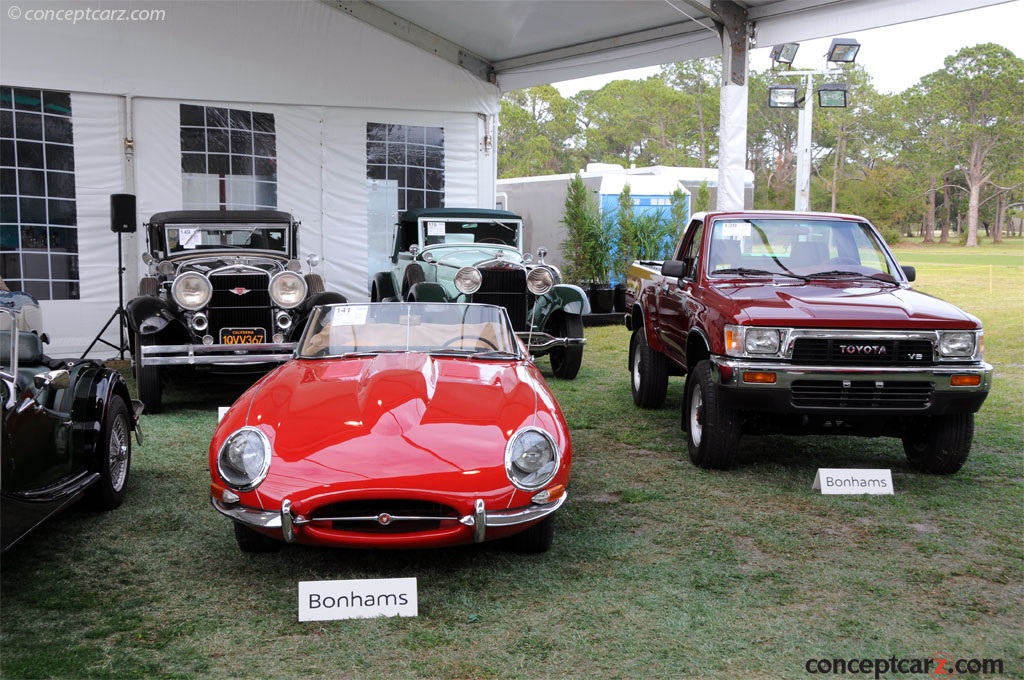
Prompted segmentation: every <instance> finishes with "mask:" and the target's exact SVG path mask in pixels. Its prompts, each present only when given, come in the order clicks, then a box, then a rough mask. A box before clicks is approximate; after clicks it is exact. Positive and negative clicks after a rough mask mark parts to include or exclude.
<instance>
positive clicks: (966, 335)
mask: <svg viewBox="0 0 1024 680" xmlns="http://www.w3.org/2000/svg"><path fill="white" fill-rule="evenodd" d="M977 346H978V336H977V334H976V333H975V332H974V331H939V356H940V357H942V358H943V359H951V358H957V359H970V358H971V357H973V356H974V353H975V350H976V348H977Z"/></svg>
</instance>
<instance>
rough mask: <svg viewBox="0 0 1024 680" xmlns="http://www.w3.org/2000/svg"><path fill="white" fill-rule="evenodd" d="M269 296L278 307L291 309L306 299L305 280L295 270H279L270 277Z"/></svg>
mask: <svg viewBox="0 0 1024 680" xmlns="http://www.w3.org/2000/svg"><path fill="white" fill-rule="evenodd" d="M270 298H271V299H272V300H273V301H274V304H275V305H277V306H278V307H284V308H285V309H292V308H293V307H298V306H299V305H301V304H302V301H303V300H305V299H306V281H305V279H303V278H302V277H301V276H299V275H298V274H296V273H295V272H291V271H288V272H280V273H278V274H275V275H274V278H272V279H270Z"/></svg>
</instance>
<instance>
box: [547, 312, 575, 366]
mask: <svg viewBox="0 0 1024 680" xmlns="http://www.w3.org/2000/svg"><path fill="white" fill-rule="evenodd" d="M552 335H554V336H555V337H559V338H582V337H583V319H582V318H581V317H579V316H574V315H571V314H561V315H559V318H558V319H557V320H556V321H555V323H554V328H553V329H552ZM549 354H550V357H551V371H552V372H553V373H554V374H555V377H556V378H560V379H562V380H572V379H573V378H575V377H576V374H578V373H579V372H580V366H581V365H582V364H583V345H567V346H565V347H556V348H555V349H553V350H551V352H550V353H549Z"/></svg>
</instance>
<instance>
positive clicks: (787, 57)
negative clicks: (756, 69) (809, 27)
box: [771, 42, 800, 64]
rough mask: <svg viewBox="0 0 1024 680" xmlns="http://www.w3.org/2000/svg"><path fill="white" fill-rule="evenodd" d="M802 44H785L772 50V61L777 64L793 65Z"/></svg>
mask: <svg viewBox="0 0 1024 680" xmlns="http://www.w3.org/2000/svg"><path fill="white" fill-rule="evenodd" d="M798 49H800V43H792V42H791V43H783V44H781V45H776V46H775V47H773V48H772V52H771V59H772V62H773V63H776V64H792V63H793V60H794V59H795V58H796V51H797V50H798Z"/></svg>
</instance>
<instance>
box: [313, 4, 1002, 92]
mask: <svg viewBox="0 0 1024 680" xmlns="http://www.w3.org/2000/svg"><path fill="white" fill-rule="evenodd" d="M1006 1H1008V0H901V2H893V1H892V0H736V1H735V2H734V1H732V0H721V1H720V0H321V2H323V3H324V4H326V5H328V6H330V7H333V8H335V9H337V10H339V11H342V12H345V13H347V14H350V15H352V16H354V17H356V18H358V19H360V20H362V21H365V22H367V23H370V24H372V25H374V26H376V27H377V28H379V29H381V30H384V31H386V32H388V33H391V34H392V35H395V36H397V37H399V38H402V39H403V40H406V41H408V42H410V43H412V44H414V45H416V46H418V47H420V48H422V49H424V50H427V51H428V52H431V53H434V54H436V55H438V56H440V57H442V58H444V59H447V60H449V61H451V62H453V63H457V64H459V65H460V66H462V67H464V68H466V69H467V70H469V71H471V72H473V73H475V74H476V75H477V76H479V77H481V78H484V79H488V80H493V81H494V82H496V83H497V84H498V86H499V87H500V88H501V89H502V90H503V91H508V90H514V89H519V88H522V87H531V86H533V85H541V84H546V83H553V82H558V81H562V80H568V79H572V78H580V77H584V76H590V75H597V74H600V73H611V72H613V71H620V70H623V69H627V68H638V67H642V66H655V65H658V64H666V63H670V62H673V61H682V60H686V59H695V58H699V57H707V56H713V55H716V54H721V52H722V41H721V39H720V38H719V35H718V29H717V28H716V26H715V24H716V23H719V24H721V23H725V18H727V17H728V15H729V13H731V12H739V13H741V14H742V13H745V14H746V18H747V22H748V29H749V32H751V33H752V37H753V39H754V40H755V43H756V46H761V47H767V46H770V45H774V44H777V43H780V42H789V41H799V40H810V39H813V38H822V37H828V36H831V35H837V34H839V33H844V32H851V31H858V30H866V29H870V28H878V27H881V26H888V25H892V24H898V23H904V22H908V21H915V20H918V19H925V18H928V17H933V16H940V15H943V14H949V13H952V12H958V11H963V10H968V9H975V8H978V7H984V6H987V5H994V4H999V3H1001V2H1006Z"/></svg>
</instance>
